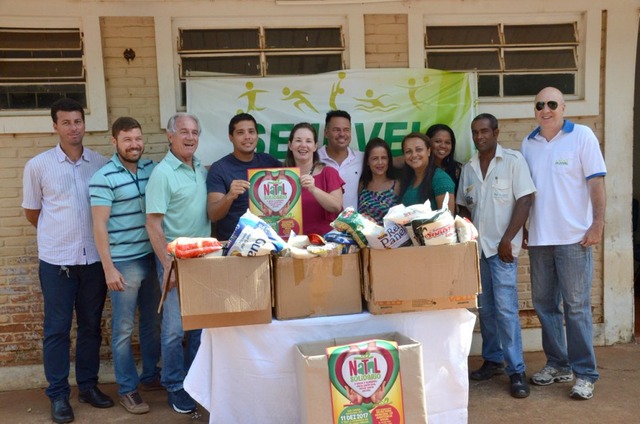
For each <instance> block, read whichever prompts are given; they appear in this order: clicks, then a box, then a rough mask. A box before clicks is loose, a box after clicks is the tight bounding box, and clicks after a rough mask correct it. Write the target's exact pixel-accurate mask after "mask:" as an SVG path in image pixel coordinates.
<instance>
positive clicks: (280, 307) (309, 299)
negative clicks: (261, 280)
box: [273, 253, 362, 319]
mask: <svg viewBox="0 0 640 424" xmlns="http://www.w3.org/2000/svg"><path fill="white" fill-rule="evenodd" d="M273 282H274V305H275V316H276V318H277V319H292V318H309V317H320V316H329V315H344V314H359V313H360V312H362V289H361V282H362V272H361V264H360V255H359V254H358V253H351V254H348V255H340V256H334V257H327V258H321V257H316V258H310V259H294V258H279V257H276V258H274V266H273Z"/></svg>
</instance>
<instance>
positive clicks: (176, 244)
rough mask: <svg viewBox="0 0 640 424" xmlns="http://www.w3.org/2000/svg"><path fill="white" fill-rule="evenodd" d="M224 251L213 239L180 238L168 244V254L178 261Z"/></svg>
mask: <svg viewBox="0 0 640 424" xmlns="http://www.w3.org/2000/svg"><path fill="white" fill-rule="evenodd" d="M221 249H222V243H220V242H219V241H218V239H215V238H213V237H178V238H177V239H175V240H173V241H172V242H171V243H169V244H167V252H168V253H169V254H170V255H173V256H174V257H176V258H178V259H188V258H198V257H200V256H204V255H208V254H210V253H213V252H217V251H219V250H221Z"/></svg>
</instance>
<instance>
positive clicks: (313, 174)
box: [284, 122, 344, 235]
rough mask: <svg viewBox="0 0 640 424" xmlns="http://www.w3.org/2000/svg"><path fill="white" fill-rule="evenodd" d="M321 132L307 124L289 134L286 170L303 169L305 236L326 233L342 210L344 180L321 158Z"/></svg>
mask: <svg viewBox="0 0 640 424" xmlns="http://www.w3.org/2000/svg"><path fill="white" fill-rule="evenodd" d="M317 149H318V133H317V131H316V129H315V128H314V127H313V126H311V124H309V123H307V122H302V123H299V124H297V125H296V126H294V127H293V129H292V130H291V133H290V134H289V150H288V151H287V157H286V158H285V160H284V166H286V167H293V166H295V167H298V168H300V184H301V185H302V230H303V232H304V234H320V235H323V234H326V233H328V232H329V231H331V229H332V228H331V225H330V224H331V222H332V221H333V220H334V219H336V217H337V216H338V214H339V213H340V211H342V193H343V189H342V186H343V185H344V181H343V180H342V178H340V174H338V171H336V170H335V169H333V168H331V167H329V166H325V165H324V163H322V162H320V159H319V157H318V152H317Z"/></svg>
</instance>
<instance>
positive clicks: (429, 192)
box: [400, 132, 456, 213]
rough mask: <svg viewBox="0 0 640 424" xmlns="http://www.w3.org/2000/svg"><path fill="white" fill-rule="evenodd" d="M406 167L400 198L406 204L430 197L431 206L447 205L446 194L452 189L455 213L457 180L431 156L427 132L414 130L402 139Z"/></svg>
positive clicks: (449, 206) (451, 209) (450, 200)
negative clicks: (422, 132) (455, 181)
mask: <svg viewBox="0 0 640 424" xmlns="http://www.w3.org/2000/svg"><path fill="white" fill-rule="evenodd" d="M402 154H403V155H404V167H403V168H402V179H401V180H400V182H401V185H400V198H401V199H402V204H403V205H405V206H410V205H415V204H418V203H424V202H426V201H427V199H428V200H429V203H430V204H431V209H441V208H442V207H443V204H442V203H443V202H444V196H445V194H446V193H449V202H448V204H447V205H445V206H447V207H448V208H449V210H450V211H451V212H454V213H455V210H456V209H455V204H456V199H455V193H454V191H455V183H454V182H453V180H452V179H451V177H450V176H449V175H448V174H447V173H446V172H444V171H443V170H442V169H440V168H438V167H437V166H436V163H435V160H434V159H433V158H432V157H431V147H430V145H429V139H428V138H427V136H425V135H424V134H421V133H418V132H412V133H410V134H407V135H406V136H405V137H404V139H403V140H402Z"/></svg>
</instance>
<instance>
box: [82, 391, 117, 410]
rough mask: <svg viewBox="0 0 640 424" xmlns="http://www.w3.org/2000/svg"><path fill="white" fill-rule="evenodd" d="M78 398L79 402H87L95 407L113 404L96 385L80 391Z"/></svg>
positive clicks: (109, 406) (107, 406)
mask: <svg viewBox="0 0 640 424" xmlns="http://www.w3.org/2000/svg"><path fill="white" fill-rule="evenodd" d="M78 400H79V401H80V402H81V403H88V404H89V405H91V406H94V407H96V408H111V407H112V406H113V400H112V399H111V398H110V397H109V396H107V395H105V394H104V393H102V392H101V391H100V389H98V386H93V387H92V388H90V389H89V390H86V391H84V392H80V394H79V395H78Z"/></svg>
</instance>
